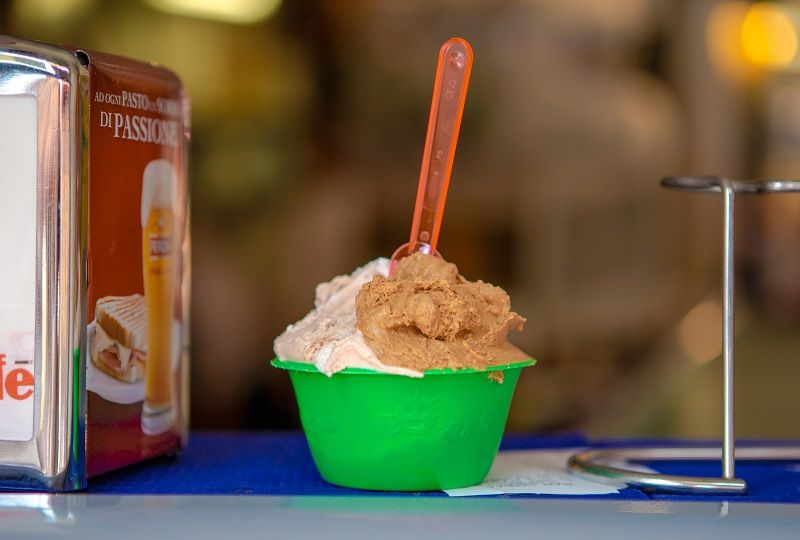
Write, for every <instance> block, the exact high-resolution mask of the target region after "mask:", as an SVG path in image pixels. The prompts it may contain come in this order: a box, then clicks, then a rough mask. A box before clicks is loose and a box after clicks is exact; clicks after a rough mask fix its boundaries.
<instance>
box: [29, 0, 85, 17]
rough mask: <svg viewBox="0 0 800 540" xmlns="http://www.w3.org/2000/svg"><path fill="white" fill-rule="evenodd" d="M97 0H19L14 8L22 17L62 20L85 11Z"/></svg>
mask: <svg viewBox="0 0 800 540" xmlns="http://www.w3.org/2000/svg"><path fill="white" fill-rule="evenodd" d="M94 3H95V0H17V1H16V2H15V3H14V9H15V11H16V12H17V14H18V15H19V16H20V17H23V18H28V19H38V20H43V21H52V22H56V21H60V20H62V19H66V18H69V17H73V16H75V15H79V14H80V13H83V12H85V11H86V10H88V9H89V8H90V7H92V6H93V5H94Z"/></svg>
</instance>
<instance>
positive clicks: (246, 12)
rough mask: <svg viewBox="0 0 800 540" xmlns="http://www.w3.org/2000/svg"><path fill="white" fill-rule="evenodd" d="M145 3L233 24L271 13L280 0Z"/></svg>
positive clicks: (159, 0) (161, 0)
mask: <svg viewBox="0 0 800 540" xmlns="http://www.w3.org/2000/svg"><path fill="white" fill-rule="evenodd" d="M146 2H147V4H149V5H151V6H152V7H154V8H156V9H159V10H161V11H166V12H167V13H173V14H175V15H185V16H188V17H198V18H201V19H211V20H215V21H221V22H229V23H235V24H253V23H257V22H259V21H263V20H264V19H266V18H267V17H269V16H270V15H273V14H274V13H275V12H276V11H277V10H278V8H279V7H280V5H281V0H146Z"/></svg>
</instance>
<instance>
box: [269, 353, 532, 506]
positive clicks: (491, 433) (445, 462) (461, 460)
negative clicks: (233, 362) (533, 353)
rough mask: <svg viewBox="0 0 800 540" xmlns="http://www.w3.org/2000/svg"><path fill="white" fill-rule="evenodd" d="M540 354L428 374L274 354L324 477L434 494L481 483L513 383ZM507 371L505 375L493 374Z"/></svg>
mask: <svg viewBox="0 0 800 540" xmlns="http://www.w3.org/2000/svg"><path fill="white" fill-rule="evenodd" d="M535 362H536V361H535V360H533V359H529V360H525V361H523V362H517V363H514V364H506V365H502V366H493V367H491V368H489V369H486V370H476V369H460V370H451V369H433V370H428V371H426V372H425V376H424V377H422V378H412V377H405V376H402V375H390V374H385V373H378V372H376V371H372V370H368V369H360V368H348V369H345V370H343V371H341V372H339V373H336V374H334V375H333V376H332V377H328V376H326V375H325V374H323V373H320V372H319V371H318V370H317V368H316V367H314V366H313V365H312V364H308V363H303V362H292V361H285V360H279V359H277V358H276V359H274V360H273V361H272V365H273V366H275V367H277V368H281V369H285V370H287V371H288V372H289V377H290V379H291V381H292V385H293V386H294V391H295V394H296V395H297V404H298V406H299V408H300V420H301V422H302V424H303V430H304V431H305V434H306V438H307V439H308V445H309V447H310V448H311V455H312V457H313V458H314V463H316V465H317V468H318V469H319V472H320V474H321V475H322V477H323V478H324V479H325V480H326V481H328V482H330V483H331V484H336V485H339V486H345V487H351V488H358V489H371V490H381V491H432V490H439V489H454V488H459V487H467V486H472V485H475V484H479V483H480V482H482V481H483V479H484V478H485V477H486V474H487V473H488V472H489V468H490V467H491V466H492V461H493V460H494V456H495V454H497V450H498V448H499V447H500V439H501V438H502V436H503V430H504V429H505V425H506V420H507V419H508V409H509V407H510V405H511V397H512V395H513V393H514V387H515V386H516V385H517V380H518V379H519V375H520V372H521V371H522V368H524V367H526V366H530V365H533V364H534V363H535ZM497 371H500V372H503V381H502V382H497V381H496V380H493V379H491V378H490V377H489V375H490V374H491V373H492V372H497Z"/></svg>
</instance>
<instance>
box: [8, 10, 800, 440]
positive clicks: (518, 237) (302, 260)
mask: <svg viewBox="0 0 800 540" xmlns="http://www.w3.org/2000/svg"><path fill="white" fill-rule="evenodd" d="M0 32H2V33H6V34H12V35H15V36H18V37H24V38H30V39H36V40H42V41H49V42H56V43H63V44H74V45H77V46H81V47H86V48H91V49H98V50H103V51H107V52H111V53H117V54H121V55H126V56H131V57H135V58H139V59H143V60H150V61H156V62H159V63H162V64H165V65H166V66H168V67H170V68H172V69H173V70H175V71H176V72H177V73H178V74H179V75H180V76H181V77H182V78H183V81H184V83H185V85H186V87H187V89H188V92H189V94H190V96H191V98H192V100H193V118H192V126H193V141H192V145H193V147H192V158H191V191H192V197H193V202H192V204H193V216H192V219H193V231H192V232H193V251H194V253H193V257H194V260H193V272H194V277H193V313H192V340H193V351H192V368H191V371H192V422H193V425H194V426H195V427H196V428H203V429H286V428H293V427H296V426H298V425H299V424H298V416H297V410H296V406H295V403H294V397H293V394H292V390H291V387H290V385H289V381H288V378H287V377H286V376H285V374H284V373H282V372H278V371H277V370H275V369H273V368H271V367H269V366H268V364H267V362H268V360H269V359H270V358H271V357H272V340H273V338H274V337H275V336H276V335H277V334H279V333H280V332H281V331H282V330H283V328H284V327H285V326H286V325H287V324H288V323H290V322H293V321H295V320H297V319H299V318H300V317H302V316H303V315H304V314H305V313H306V312H307V311H308V310H309V309H311V307H312V303H313V293H314V286H315V285H316V284H317V283H318V282H320V281H324V280H328V279H330V278H331V277H333V276H335V275H337V274H342V273H348V272H350V271H351V270H352V269H354V268H355V267H356V266H359V265H361V264H363V263H364V262H366V261H368V260H371V259H373V258H375V257H377V256H388V255H390V254H391V253H392V252H393V250H394V249H395V247H397V245H399V244H400V243H402V242H403V241H405V240H406V239H407V234H408V227H409V225H410V220H411V211H412V207H413V203H414V196H415V192H416V187H417V180H418V174H419V166H420V160H421V154H422V146H423V142H424V136H425V128H426V125H427V116H428V107H429V105H430V95H431V89H432V82H433V74H434V68H435V63H436V55H437V51H438V48H439V46H440V44H441V43H442V42H443V41H444V40H445V39H446V38H448V37H451V36H456V35H457V36H462V37H465V38H467V39H468V40H469V41H470V42H471V43H472V45H473V48H474V50H475V66H474V69H473V73H472V79H471V86H470V91H469V96H468V99H467V105H466V110H465V114H464V124H463V127H462V131H461V139H460V142H459V148H458V153H457V156H456V163H455V168H454V171H453V179H452V183H451V189H450V197H449V201H448V205H447V212H446V217H445V221H444V227H443V232H442V237H441V240H440V250H441V251H442V253H443V254H444V256H445V257H446V258H447V259H448V260H450V261H452V262H455V263H456V264H457V265H458V266H459V268H460V270H461V272H462V273H463V274H464V275H465V276H466V277H468V278H470V279H477V278H482V279H484V280H486V281H489V282H492V283H494V284H496V285H500V286H502V287H503V288H505V289H506V290H507V291H509V293H510V294H511V297H512V300H513V307H514V309H515V310H516V311H518V312H519V313H521V314H522V315H524V316H526V317H527V318H528V323H527V326H526V329H525V331H524V332H523V333H522V334H520V335H519V336H517V338H516V340H515V341H516V343H517V344H518V345H519V346H521V347H522V348H523V349H525V350H527V351H529V352H530V353H531V354H532V355H534V356H535V357H536V358H538V359H539V361H540V363H539V365H538V366H537V367H535V368H533V369H529V370H526V371H525V372H524V374H523V377H522V379H521V381H520V384H519V387H518V389H517V393H516V397H515V401H514V404H513V407H512V413H511V417H510V420H509V429H511V430H518V431H519V430H528V431H535V432H547V431H557V430H573V429H581V430H585V431H587V432H588V433H590V434H592V435H607V436H643V435H653V436H697V437H715V436H717V435H718V433H719V425H720V423H721V387H722V381H721V365H720V358H719V354H720V334H721V328H720V326H721V322H720V311H721V310H720V267H721V263H720V253H721V226H720V225H721V219H722V215H721V201H720V198H719V197H718V196H714V195H692V194H686V193H677V192H670V191H666V190H663V189H661V188H660V187H659V185H658V181H659V179H660V177H661V176H663V175H667V174H721V175H728V176H730V177H736V178H741V177H796V176H797V175H798V169H799V168H800V55H799V54H798V50H797V49H798V35H800V2H797V3H796V2H741V1H721V0H663V1H662V0H616V1H614V2H607V1H603V0H559V1H557V2H555V1H548V0H504V1H490V0H435V1H434V0H403V1H393V0H328V1H323V0H291V1H283V2H282V1H281V0H227V1H226V0H205V1H204V0H127V1H122V0H119V1H114V2H101V1H100V0H15V1H10V0H0ZM737 210H738V214H737V219H738V223H737V246H736V247H737V259H738V260H737V271H738V282H737V285H738V291H737V292H738V297H737V301H738V306H737V307H738V311H737V317H738V319H737V333H736V342H737V373H736V375H737V381H736V390H737V394H736V400H737V403H736V405H737V427H738V433H737V434H738V435H739V436H743V437H753V436H759V437H762V436H763V437H797V436H800V426H798V423H797V421H796V418H797V416H798V414H800V396H798V394H800V392H797V390H796V388H797V385H798V383H800V362H799V361H798V356H799V355H800V195H798V196H792V195H784V196H777V197H776V196H772V197H752V198H743V197H742V198H740V199H739V202H738V207H737Z"/></svg>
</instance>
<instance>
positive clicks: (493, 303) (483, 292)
mask: <svg viewBox="0 0 800 540" xmlns="http://www.w3.org/2000/svg"><path fill="white" fill-rule="evenodd" d="M524 323H525V319H524V318H523V317H521V316H519V315H518V314H517V313H514V312H513V311H511V300H510V299H509V297H508V294H506V292H505V291H504V290H503V289H501V288H500V287H495V286H494V285H490V284H488V283H484V282H483V281H476V282H471V281H467V280H466V279H465V278H464V277H463V276H461V275H460V274H459V273H458V268H456V266H455V265H454V264H452V263H448V262H446V261H443V260H442V259H439V258H438V257H433V256H430V255H424V254H422V253H416V254H413V255H410V256H408V257H405V258H403V259H401V260H400V261H399V263H398V267H397V270H396V272H395V274H394V275H393V276H392V277H386V276H382V275H377V276H375V277H374V278H373V279H372V281H370V282H368V283H366V284H365V285H364V286H363V287H362V288H361V290H360V291H359V293H358V295H357V296H356V328H357V329H358V330H359V331H360V332H361V333H362V334H363V336H364V339H365V340H366V342H367V344H368V345H369V346H370V348H371V349H372V350H373V351H374V352H375V354H376V356H377V357H378V358H379V359H380V360H381V361H382V362H383V363H385V364H387V365H392V366H399V367H405V368H409V369H413V370H418V371H423V370H426V369H436V368H455V369H459V368H477V369H485V368H487V367H489V366H494V365H500V364H508V363H511V362H517V361H521V360H525V359H527V358H529V355H528V354H526V353H524V352H523V351H521V350H520V349H518V348H517V347H515V346H514V345H511V344H510V343H509V342H508V341H507V338H508V333H509V332H510V331H511V330H522V326H523V324H524Z"/></svg>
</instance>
